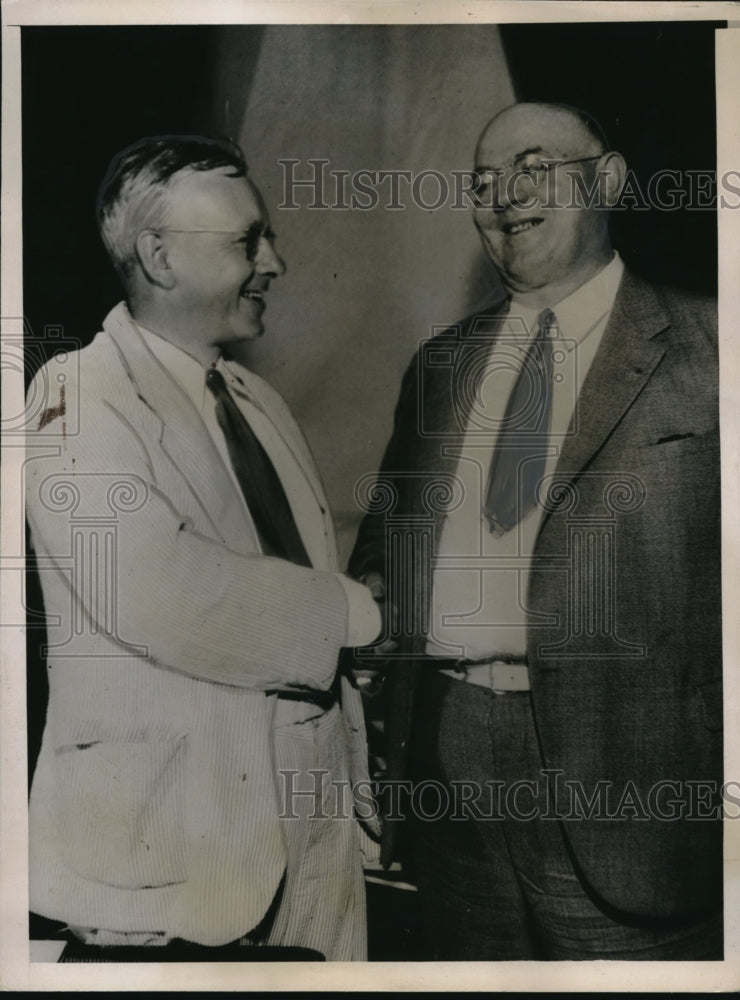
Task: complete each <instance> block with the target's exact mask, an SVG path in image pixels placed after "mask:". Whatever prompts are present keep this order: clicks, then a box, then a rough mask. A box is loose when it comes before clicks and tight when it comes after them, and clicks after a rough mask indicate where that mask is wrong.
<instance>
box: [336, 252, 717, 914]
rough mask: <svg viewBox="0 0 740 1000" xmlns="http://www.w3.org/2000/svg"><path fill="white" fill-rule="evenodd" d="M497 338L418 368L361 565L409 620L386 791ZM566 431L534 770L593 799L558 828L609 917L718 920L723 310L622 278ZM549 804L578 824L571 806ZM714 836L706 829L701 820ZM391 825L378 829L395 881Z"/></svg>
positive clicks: (363, 540) (455, 343)
mask: <svg viewBox="0 0 740 1000" xmlns="http://www.w3.org/2000/svg"><path fill="white" fill-rule="evenodd" d="M497 305H498V306H499V308H500V307H502V304H501V303H498V304H494V306H493V307H492V309H490V310H488V311H487V312H486V314H485V316H488V317H490V316H491V315H495V313H496V307H497ZM485 316H484V314H477V315H476V316H473V317H471V318H470V319H468V320H467V321H465V322H464V323H463V324H461V326H460V327H459V328H451V329H450V330H447V331H445V333H443V334H441V335H440V336H439V337H436V338H434V340H432V341H430V342H428V343H426V344H423V345H422V346H421V348H420V351H419V352H418V354H417V355H416V357H415V358H414V361H413V362H412V364H411V366H410V368H409V370H408V372H407V374H406V376H405V379H404V382H403V386H402V390H401V396H400V400H399V403H398V407H397V411H396V417H395V427H394V431H393V435H392V437H391V440H390V443H389V445H388V448H387V451H386V455H385V457H384V460H383V464H382V467H381V473H380V476H379V479H378V486H377V487H376V488H375V490H374V491H372V492H371V495H370V496H369V501H370V502H369V505H368V510H369V512H368V514H367V515H366V517H365V519H364V521H363V523H362V526H361V528H360V533H359V536H358V541H357V545H356V547H355V551H354V553H353V556H352V559H351V565H350V571H351V572H352V573H353V574H355V575H356V576H362V575H363V574H365V573H366V572H368V571H369V570H372V569H375V570H378V571H379V572H381V573H383V574H384V576H385V578H386V579H387V581H388V587H389V591H390V594H389V596H390V598H391V600H393V601H394V602H396V603H397V604H398V605H399V606H400V615H399V621H398V626H397V631H396V635H395V637H396V638H397V639H398V641H399V654H398V658H395V659H393V660H392V661H391V663H390V665H389V669H388V673H387V677H386V697H387V701H388V707H387V719H386V734H387V741H388V745H387V747H386V754H387V759H388V765H389V774H388V777H389V778H391V779H393V778H401V777H404V776H405V773H406V764H407V756H408V750H409V741H410V738H411V735H412V730H411V726H410V720H411V717H412V714H413V708H414V699H415V695H416V692H417V691H418V685H419V683H420V682H422V681H423V674H422V671H421V666H420V661H419V659H418V657H419V654H421V653H422V652H423V649H424V642H425V633H426V629H427V615H428V607H429V593H430V581H431V561H432V560H431V557H432V555H433V552H434V547H435V545H436V543H437V542H438V540H439V536H440V531H441V528H442V524H443V521H444V518H445V505H446V503H447V502H449V500H450V498H451V497H452V496H453V494H454V488H455V482H454V472H455V460H454V458H453V457H451V456H449V455H446V454H445V453H444V445H445V444H449V443H451V442H454V441H459V440H460V439H461V434H462V431H463V429H464V427H465V419H466V416H467V414H468V411H469V408H470V405H471V399H472V389H471V382H470V371H471V370H472V369H471V364H470V359H471V357H473V356H474V354H475V352H476V351H480V350H481V349H482V348H481V340H482V339H483V340H485V337H486V336H490V335H491V334H493V335H494V336H495V330H496V329H497V323H496V321H495V320H494V321H493V322H490V321H488V322H486V320H485ZM473 367H474V366H473ZM571 431H572V433H571V434H570V436H569V437H568V438H567V441H566V443H565V444H564V446H563V449H562V454H561V457H560V460H559V462H558V466H557V469H556V474H555V481H554V486H553V489H552V491H551V495H550V498H549V502H548V504H547V509H546V512H545V516H544V518H543V522H542V526H541V529H540V531H539V535H538V538H537V542H536V547H535V553H534V561H533V569H532V573H531V577H530V586H529V591H528V596H527V606H528V607H527V610H528V661H529V665H530V674H531V684H532V701H533V707H534V713H535V721H536V725H537V729H538V733H539V738H540V743H541V748H542V753H543V758H544V765H545V767H547V768H550V769H553V770H556V771H558V772H562V773H561V774H560V775H559V777H558V781H559V782H562V783H564V782H566V781H567V782H576V783H580V784H581V786H582V788H583V791H584V792H585V793H586V796H587V797H589V798H590V797H591V796H592V795H593V794H596V798H595V800H594V806H593V809H592V812H591V816H590V818H586V817H588V814H589V809H588V808H585V809H581V810H580V813H581V817H580V818H568V819H566V818H564V819H563V820H562V825H563V829H564V831H565V834H566V838H567V841H568V843H569V845H570V848H571V850H572V855H573V857H574V860H575V863H576V865H577V867H578V868H579V869H580V871H581V872H582V874H583V876H584V877H585V879H586V881H587V883H588V884H589V885H590V887H591V889H592V890H593V891H594V892H595V893H596V894H597V896H598V897H600V898H601V899H602V900H603V901H604V902H605V903H606V904H607V905H609V906H611V907H614V908H615V909H616V910H618V911H622V912H626V913H631V914H636V915H640V916H644V917H665V916H669V915H677V914H682V913H686V912H687V911H693V910H697V909H704V908H709V907H712V906H714V905H717V904H718V903H719V901H720V900H721V887H722V869H721V865H722V836H721V822H720V821H719V820H718V818H717V816H718V810H717V797H716V794H714V795H713V794H712V792H713V791H714V793H716V792H717V790H718V789H719V787H720V786H721V781H722V734H721V730H722V693H721V685H722V666H721V622H720V522H719V502H720V494H719V430H718V357H717V340H716V316H715V313H714V311H713V308H712V304H711V302H709V301H708V300H705V299H702V298H699V297H697V296H693V295H689V294H684V293H680V292H677V291H674V290H670V289H663V288H657V287H654V286H650V285H648V284H646V283H645V282H643V281H642V280H640V279H639V278H637V277H636V276H634V275H632V274H630V273H629V272H625V275H624V277H623V280H622V283H621V285H620V288H619V291H618V294H617V298H616V301H615V304H614V308H613V310H612V313H611V316H610V318H609V322H608V326H607V329H606V331H605V334H604V338H603V340H602V343H601V345H600V348H599V351H598V354H597V356H596V358H595V360H594V362H593V365H592V367H591V369H590V371H589V373H588V376H587V378H586V381H585V383H584V385H583V388H582V391H581V394H580V397H579V399H578V403H577V406H576V414H575V418H574V422H573V423H572V425H571ZM599 782H607V783H609V784H607V785H602V786H599V784H598V783H599ZM668 782H670V783H671V784H666V783H668ZM691 782H694V783H696V782H698V783H700V784H691ZM703 783H706V784H703ZM559 787H560V788H562V789H564V790H566V791H568V789H569V788H570V787H572V786H566V785H564V784H561V785H560V786H559ZM599 788H601V791H602V792H606V793H607V795H608V800H607V801H606V805H604V801H605V800H603V799H602V800H599V798H598V794H599ZM671 800H674V804H673V805H670V802H671ZM558 802H559V803H561V804H562V806H563V807H564V808H560V809H559V811H560V812H561V813H562V814H564V815H566V816H570V815H573V810H572V802H573V799H572V792H568V795H566V796H565V797H564V798H563V799H562V801H561V800H560V799H559V800H558ZM600 803H601V804H600ZM630 803H632V805H633V806H634V808H630ZM578 813H579V810H578V809H576V815H577V814H578ZM707 814H709V815H712V816H713V817H715V818H714V819H713V820H710V819H707V818H699V817H702V816H704V817H706V816H707ZM661 815H662V816H663V817H664V818H660V817H661ZM605 817H612V818H605ZM671 817H674V818H671ZM396 825H397V824H394V823H391V822H389V823H387V824H386V829H385V838H386V843H385V852H384V858H385V861H386V862H389V861H390V860H391V857H392V856H393V851H394V848H393V846H392V842H393V834H394V832H395V827H396Z"/></svg>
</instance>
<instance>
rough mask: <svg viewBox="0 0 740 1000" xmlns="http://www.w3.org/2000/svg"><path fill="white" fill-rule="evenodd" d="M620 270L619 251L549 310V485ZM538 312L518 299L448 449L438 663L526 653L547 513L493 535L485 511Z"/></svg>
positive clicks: (430, 648)
mask: <svg viewBox="0 0 740 1000" xmlns="http://www.w3.org/2000/svg"><path fill="white" fill-rule="evenodd" d="M623 270H624V265H623V263H622V261H621V259H620V257H619V255H618V254H616V253H615V254H614V256H613V258H612V260H611V261H610V263H609V264H607V265H606V266H605V267H604V268H602V270H601V271H599V273H598V274H597V275H595V276H594V277H593V278H591V280H590V281H588V282H586V284H584V285H582V286H581V287H580V288H578V289H576V291H575V292H572V293H571V294H570V295H569V296H568V297H567V298H565V299H563V300H562V301H560V302H557V303H552V304H551V305H550V308H551V309H552V311H553V312H554V313H555V317H556V319H557V325H558V331H559V335H558V338H557V339H556V340H555V342H554V344H553V386H552V388H553V393H552V415H551V423H550V428H551V430H550V443H549V445H548V452H547V463H546V467H545V473H544V475H545V481H547V477H548V476H550V475H552V473H553V472H554V470H555V466H556V464H557V461H558V458H559V457H560V453H561V451H562V446H563V444H564V442H565V440H566V439H567V437H568V436H569V435H571V434H574V433H577V430H578V412H577V405H576V404H577V400H578V395H579V393H580V391H581V386H582V385H583V381H584V379H585V377H586V374H587V372H588V369H589V368H590V366H591V362H592V361H593V359H594V357H595V355H596V352H597V350H598V347H599V344H600V343H601V338H602V336H603V334H604V330H605V329H606V325H607V321H608V319H609V314H610V313H611V310H612V306H613V305H614V299H615V297H616V294H617V289H618V287H619V283H620V281H621V278H622V273H623ZM541 311H542V310H541V309H537V308H532V307H531V306H525V305H523V304H522V303H520V302H517V301H516V299H512V301H511V302H510V304H509V309H508V313H507V315H506V318H505V320H504V323H503V326H502V330H501V334H500V336H497V337H496V340H495V342H494V344H493V346H492V348H491V351H490V353H489V355H488V357H487V358H486V360H485V364H484V365H482V366H481V372H480V376H481V377H480V379H479V382H478V394H477V395H476V398H475V400H474V403H473V406H472V407H471V411H470V415H469V418H468V422H467V425H466V428H465V432H464V435H463V438H462V442H461V443H459V444H450V445H448V446H447V448H448V449H449V451H448V454H452V455H453V456H456V457H457V459H458V463H457V470H456V476H457V478H458V480H459V485H460V487H461V490H462V500H461V502H460V504H459V505H457V506H456V507H455V508H454V509H453V510H450V511H449V513H448V514H447V516H446V518H445V521H444V524H443V527H442V532H441V537H440V541H439V547H438V550H437V552H436V553H435V557H434V564H433V576H432V602H431V618H430V630H429V634H428V636H427V645H426V651H427V653H429V654H430V655H433V656H452V657H464V658H469V659H484V658H487V657H491V656H493V655H497V654H501V655H502V656H512V657H516V658H524V656H525V653H526V648H527V634H526V617H527V607H526V598H527V585H528V580H529V573H530V566H531V560H532V555H533V552H534V547H535V542H536V539H537V534H538V531H539V527H540V523H541V521H542V513H543V511H542V507H541V506H540V505H539V504H538V505H537V506H536V507H535V508H534V509H533V510H532V511H530V512H529V513H528V514H527V515H526V516H525V517H524V518H523V519H522V520H521V521H520V523H519V524H518V525H517V526H516V527H515V528H512V529H511V530H510V531H508V532H507V533H506V534H503V535H494V534H492V533H491V531H490V528H489V526H488V522H487V520H486V518H485V516H484V514H483V505H484V500H485V492H486V486H487V483H488V473H489V469H490V465H491V460H492V457H493V451H494V446H495V443H496V440H497V437H498V429H499V427H500V425H501V421H502V419H503V417H504V413H505V409H506V404H507V402H508V399H509V395H510V393H511V390H512V388H513V387H514V383H515V382H516V378H517V375H518V374H519V371H520V369H521V365H522V363H523V360H524V358H525V356H526V354H527V350H528V347H529V344H530V341H531V339H532V338H533V337H534V335H535V334H536V331H537V317H538V316H539V314H540V312H541Z"/></svg>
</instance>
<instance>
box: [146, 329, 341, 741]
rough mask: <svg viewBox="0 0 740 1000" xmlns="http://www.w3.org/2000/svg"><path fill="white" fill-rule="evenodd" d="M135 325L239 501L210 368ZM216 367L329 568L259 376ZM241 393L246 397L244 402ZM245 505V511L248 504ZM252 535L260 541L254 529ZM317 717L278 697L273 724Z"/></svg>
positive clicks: (317, 558)
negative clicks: (256, 397)
mask: <svg viewBox="0 0 740 1000" xmlns="http://www.w3.org/2000/svg"><path fill="white" fill-rule="evenodd" d="M134 322H135V321H134ZM135 325H136V328H137V330H138V331H139V332H140V333H141V335H142V337H143V338H144V340H145V342H146V344H147V346H148V347H149V349H150V350H151V351H152V353H153V354H154V356H155V357H156V358H157V360H158V361H160V362H161V364H162V365H163V366H164V367H165V368H166V369H167V371H168V372H169V374H170V375H171V376H172V378H174V379H175V381H176V382H177V384H178V385H179V386H180V388H181V389H182V391H183V392H184V393H185V395H186V396H187V397H188V398H189V399H190V401H191V402H192V403H193V405H194V406H195V408H196V410H197V411H198V413H199V414H200V417H201V419H202V420H203V422H204V423H205V425H206V428H207V429H208V433H209V434H210V436H211V438H212V439H213V442H214V444H215V445H216V448H217V449H218V451H219V454H220V455H221V458H222V459H223V462H224V465H225V466H226V468H227V469H228V470H229V474H230V475H231V478H232V479H233V481H234V485H235V487H236V490H237V494H238V495H239V496H240V497H241V498H242V500H243V499H244V495H243V493H242V490H241V486H240V485H239V480H238V479H237V477H236V473H235V472H234V468H233V466H232V464H231V459H230V457H229V449H228V445H227V443H226V438H225V436H224V433H223V431H222V430H221V427H220V425H219V422H218V418H217V416H216V397H215V396H214V395H213V393H212V392H211V390H210V389H209V388H208V386H207V385H206V375H207V374H208V370H209V369H208V368H206V367H204V366H203V365H202V364H201V363H200V362H199V361H197V360H196V359H195V358H194V357H193V356H192V355H190V354H188V353H187V351H184V350H182V348H180V347H177V346H176V345H175V344H173V343H171V342H170V341H169V340H165V339H164V338H163V337H160V336H159V335H158V334H156V333H154V332H152V331H151V330H148V329H146V327H143V326H142V325H141V324H140V323H136V322H135ZM211 367H212V366H211ZM215 367H216V368H217V370H218V371H220V372H221V374H222V375H223V377H224V381H225V382H226V385H227V387H228V388H229V391H230V392H231V391H232V390H234V389H235V388H237V387H238V390H239V395H238V396H237V397H235V398H236V399H237V402H238V406H239V409H240V410H241V412H242V413H243V414H244V416H245V418H246V419H247V421H248V423H249V425H250V427H251V428H252V431H253V432H254V434H255V436H256V437H257V439H258V440H259V442H260V444H261V445H262V447H263V448H264V449H265V451H266V452H267V454H268V456H269V458H270V461H271V462H272V464H273V466H274V467H275V471H276V472H277V474H278V476H279V478H280V482H281V483H282V486H283V489H284V490H285V494H286V496H287V498H288V502H289V503H290V507H291V510H292V512H293V517H294V518H295V522H296V525H297V527H298V531H299V533H300V536H301V539H302V540H303V544H304V546H305V548H306V552H307V553H308V556H309V558H310V560H311V563H312V565H313V566H315V567H317V568H318V569H327V568H328V567H327V565H326V545H325V540H324V521H323V514H322V511H321V508H320V506H319V503H318V501H317V498H316V494H315V492H314V490H313V487H312V486H311V484H310V483H309V481H308V479H307V478H306V476H305V473H304V472H303V469H302V468H301V467H300V465H299V464H298V462H297V461H296V459H295V457H294V455H293V453H292V452H291V450H290V448H289V447H288V445H287V444H286V443H285V441H284V440H283V438H282V435H281V434H280V433H279V432H278V430H277V429H276V427H275V425H274V423H273V422H272V420H271V419H270V414H269V413H268V412H266V410H265V409H264V408H263V404H262V402H260V404H259V405H257V404H256V403H255V402H254V401H253V400H252V399H251V398H250V396H251V393H250V385H252V384H257V383H258V382H259V381H261V380H260V379H259V376H258V375H255V374H254V373H253V372H250V371H249V370H248V369H246V368H244V367H243V366H242V365H237V364H235V363H233V362H229V361H225V360H224V358H223V357H222V356H220V357H219V358H218V361H217V362H216V364H215ZM245 394H246V396H247V398H246V399H245V398H244V396H245ZM260 398H262V396H260ZM244 504H245V507H246V501H244ZM247 510H248V508H247ZM250 516H251V515H250ZM255 535H257V537H259V536H258V532H257V531H256V529H255ZM337 578H338V580H339V581H340V583H341V584H342V586H343V587H344V589H345V592H347V587H346V586H345V583H344V579H343V577H342V575H341V574H337ZM348 600H349V594H348ZM321 714H323V709H321V708H320V707H319V706H317V705H312V704H310V703H309V702H303V701H286V700H282V699H278V703H277V706H276V716H275V724H276V725H283V724H291V723H294V722H305V721H308V720H309V719H312V718H316V717H317V716H319V715H321Z"/></svg>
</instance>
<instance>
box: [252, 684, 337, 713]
mask: <svg viewBox="0 0 740 1000" xmlns="http://www.w3.org/2000/svg"><path fill="white" fill-rule="evenodd" d="M265 694H276V695H277V696H278V699H279V700H281V701H307V702H308V703H309V705H318V707H319V708H323V709H325V710H326V709H330V708H331V707H332V705H333V704H334V703H335V702H336V701H337V697H338V692H337V691H336V690H335V689H334V688H331V689H330V690H329V691H317V690H315V689H313V688H311V689H309V688H306V690H296V689H295V688H293V689H292V690H290V691H266V692H265Z"/></svg>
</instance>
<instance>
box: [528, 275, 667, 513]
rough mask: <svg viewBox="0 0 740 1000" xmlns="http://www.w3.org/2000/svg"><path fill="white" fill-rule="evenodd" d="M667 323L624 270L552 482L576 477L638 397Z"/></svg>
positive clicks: (645, 288) (660, 351)
mask: <svg viewBox="0 0 740 1000" xmlns="http://www.w3.org/2000/svg"><path fill="white" fill-rule="evenodd" d="M668 322H669V321H668V318H667V316H666V314H665V312H664V311H663V309H662V307H661V304H660V302H659V301H658V299H657V297H656V295H655V293H654V292H653V290H652V289H651V288H650V286H649V285H647V284H645V283H644V282H642V281H640V279H639V278H636V277H635V276H633V275H631V274H630V273H629V272H628V271H625V273H624V277H623V279H622V284H621V286H620V288H619V291H618V292H617V297H616V299H615V302H614V307H613V309H612V312H611V316H610V317H609V321H608V323H607V327H606V330H605V331H604V337H603V340H602V342H601V345H600V347H599V350H598V351H597V353H596V357H595V358H594V360H593V363H592V365H591V368H590V369H589V372H588V375H587V376H586V379H585V381H584V383H583V387H582V389H581V393H580V395H579V397H578V400H577V403H576V410H575V414H574V417H573V421H572V422H571V430H573V431H574V433H572V434H570V435H569V436H568V437H567V438H566V439H565V443H564V445H563V450H562V453H561V455H560V458H559V460H558V464H557V466H556V469H555V476H556V477H557V478H559V479H560V478H564V479H568V480H571V479H574V478H575V477H576V476H578V474H579V473H580V472H581V471H582V470H583V469H584V468H585V467H586V465H587V464H588V463H589V462H590V461H591V459H592V458H593V457H594V455H595V454H596V453H597V452H598V451H599V449H600V448H601V447H602V445H603V444H604V442H605V441H606V440H607V438H608V437H609V435H610V434H611V433H612V431H613V430H614V428H615V427H616V426H617V425H618V424H619V422H620V421H621V420H622V418H623V417H624V415H625V414H626V413H627V411H628V410H629V408H630V407H631V406H632V403H633V402H634V400H635V399H636V398H637V396H638V395H639V394H640V393H641V392H642V389H643V387H644V386H645V385H646V383H647V382H648V381H649V379H650V377H651V376H652V374H653V372H654V370H655V368H656V367H657V366H658V364H659V362H660V360H661V358H662V357H663V355H664V354H665V351H666V347H665V344H664V343H663V342H661V341H658V340H655V337H656V335H657V334H658V333H660V332H661V331H662V330H665V328H666V327H667V326H668ZM546 517H547V515H545V518H543V521H544V520H545V519H546Z"/></svg>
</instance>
